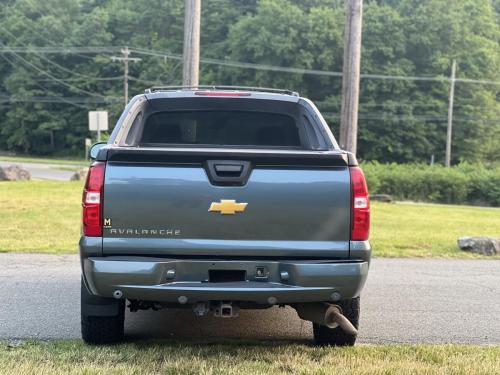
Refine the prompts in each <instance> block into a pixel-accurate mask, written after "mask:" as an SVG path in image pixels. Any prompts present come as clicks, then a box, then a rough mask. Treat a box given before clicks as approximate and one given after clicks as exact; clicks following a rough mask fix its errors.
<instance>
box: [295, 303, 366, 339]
mask: <svg viewBox="0 0 500 375" xmlns="http://www.w3.org/2000/svg"><path fill="white" fill-rule="evenodd" d="M294 308H295V310H296V311H297V314H298V315H299V317H300V318H301V319H304V320H309V321H311V322H313V323H316V324H319V325H323V326H327V327H328V328H336V327H340V328H342V330H344V332H345V333H347V334H349V335H356V334H357V333H358V330H357V329H356V327H354V326H353V325H352V323H351V322H350V321H349V319H347V318H346V317H345V316H344V314H342V309H341V308H340V306H338V305H331V304H328V303H301V304H297V305H295V306H294Z"/></svg>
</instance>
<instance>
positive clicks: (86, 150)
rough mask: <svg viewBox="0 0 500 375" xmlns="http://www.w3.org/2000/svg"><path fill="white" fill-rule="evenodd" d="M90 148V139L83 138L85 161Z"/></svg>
mask: <svg viewBox="0 0 500 375" xmlns="http://www.w3.org/2000/svg"><path fill="white" fill-rule="evenodd" d="M91 146H92V139H90V138H85V160H87V159H88V157H89V150H90V147H91Z"/></svg>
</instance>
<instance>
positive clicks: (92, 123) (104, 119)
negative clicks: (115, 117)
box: [89, 111, 108, 142]
mask: <svg viewBox="0 0 500 375" xmlns="http://www.w3.org/2000/svg"><path fill="white" fill-rule="evenodd" d="M89 130H90V131H96V132H97V142H101V131H103V130H108V112H107V111H89Z"/></svg>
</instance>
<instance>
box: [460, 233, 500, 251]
mask: <svg viewBox="0 0 500 375" xmlns="http://www.w3.org/2000/svg"><path fill="white" fill-rule="evenodd" d="M457 242H458V247H459V248H460V249H462V250H464V251H471V252H473V253H477V254H482V255H497V254H500V238H491V237H460V238H459V239H458V241H457Z"/></svg>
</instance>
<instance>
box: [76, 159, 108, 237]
mask: <svg viewBox="0 0 500 375" xmlns="http://www.w3.org/2000/svg"><path fill="white" fill-rule="evenodd" d="M105 171H106V163H103V162H100V161H97V162H95V163H94V164H92V165H91V166H90V168H89V172H88V174H87V181H86V182H85V188H84V190H83V198H82V207H83V214H82V221H83V234H84V235H86V236H89V237H101V236H102V199H103V192H104V189H103V187H104V172H105Z"/></svg>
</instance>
